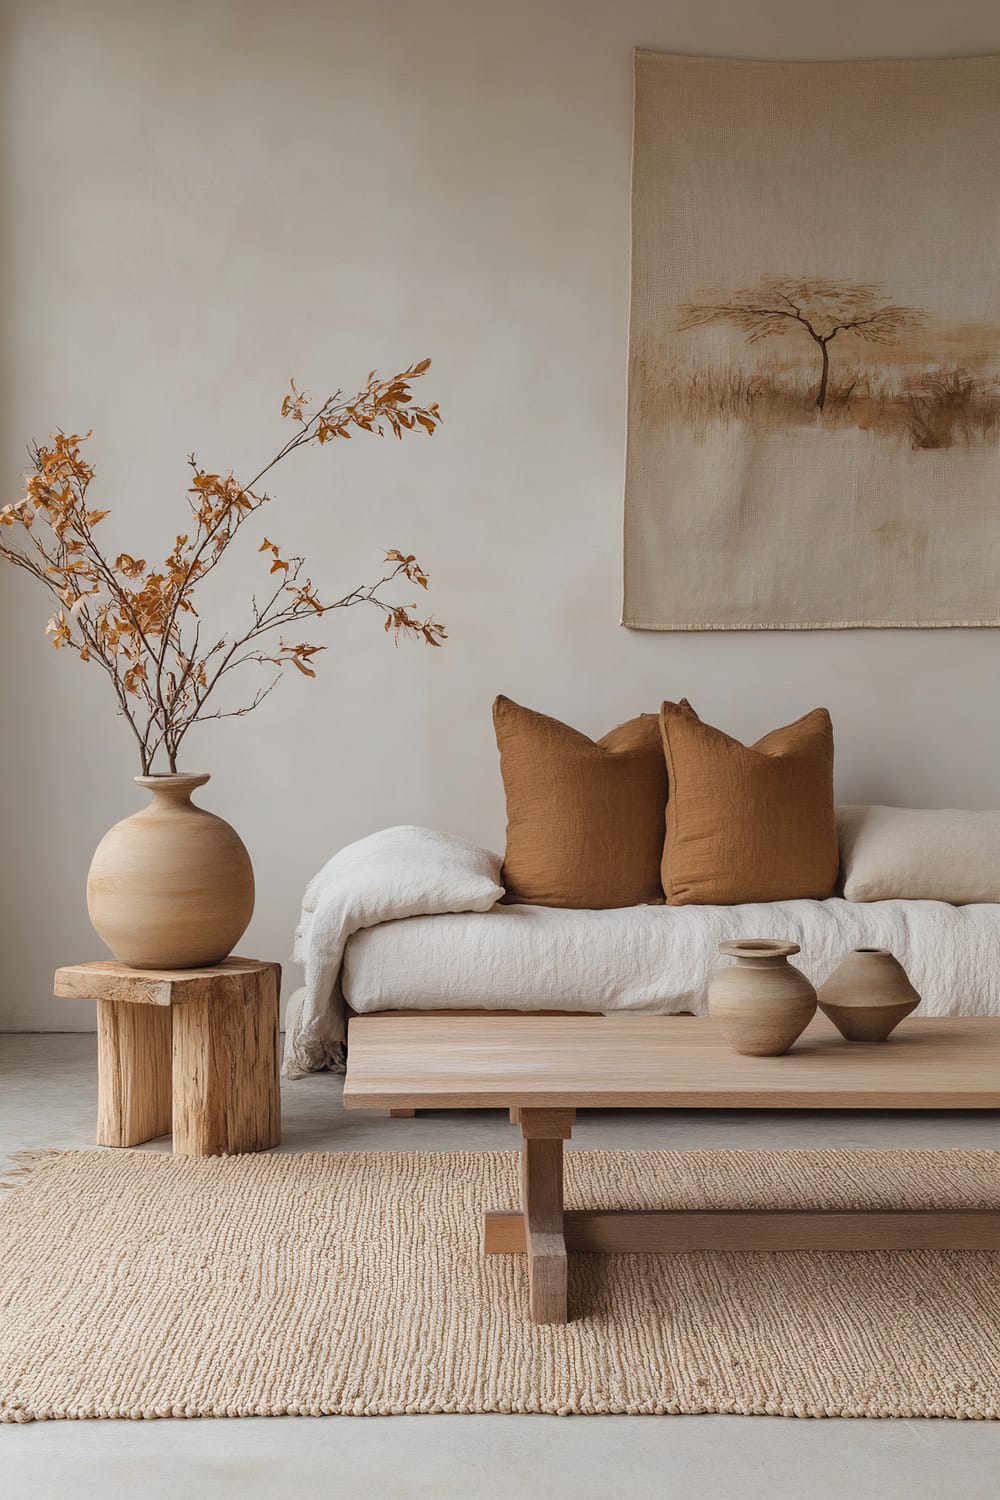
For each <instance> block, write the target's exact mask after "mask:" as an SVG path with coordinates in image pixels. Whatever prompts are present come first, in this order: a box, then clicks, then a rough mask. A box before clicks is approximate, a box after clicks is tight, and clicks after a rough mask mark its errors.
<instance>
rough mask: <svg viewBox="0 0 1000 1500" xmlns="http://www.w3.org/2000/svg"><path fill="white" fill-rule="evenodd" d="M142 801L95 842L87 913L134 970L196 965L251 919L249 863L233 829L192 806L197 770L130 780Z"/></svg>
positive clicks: (228, 944) (213, 960)
mask: <svg viewBox="0 0 1000 1500" xmlns="http://www.w3.org/2000/svg"><path fill="white" fill-rule="evenodd" d="M135 780H136V783H137V785H139V786H141V787H145V788H146V789H147V790H148V791H150V792H152V794H153V797H152V801H151V802H150V804H149V806H148V807H144V808H142V809H141V811H139V812H137V813H133V814H132V816H131V817H130V818H125V819H124V821H123V822H121V823H116V824H115V826H114V828H112V829H110V830H109V831H108V832H107V833H106V834H105V835H104V837H103V839H102V840H101V842H100V843H99V844H98V846H97V852H96V853H95V855H94V859H93V863H92V864H91V866H90V874H89V875H88V877H87V909H88V911H89V912H90V920H91V922H92V923H93V925H94V928H95V930H96V932H97V934H98V936H99V937H100V938H102V939H103V940H104V942H105V943H106V944H107V945H108V947H109V948H110V949H111V952H112V953H113V954H114V956H115V958H117V959H120V960H121V962H122V963H126V964H129V965H131V967H132V968H135V969H200V968H205V967H207V966H209V965H211V964H217V963H221V962H222V960H223V959H224V958H227V957H228V956H229V954H230V953H231V952H232V951H233V948H234V947H235V946H236V944H237V942H238V941H239V939H240V938H241V936H242V935H243V933H244V932H245V931H246V928H247V924H248V923H249V921H250V918H251V916H252V915H253V867H252V866H251V864H250V856H249V854H248V853H247V851H246V849H245V848H244V846H243V843H242V841H241V839H240V838H239V835H238V834H237V833H236V831H235V830H234V829H232V828H230V826H229V824H228V823H225V822H223V820H222V818H217V817H215V815H214V814H213V813H210V812H206V811H205V809H204V808H203V807H195V805H194V803H193V802H192V801H191V793H192V792H193V791H194V790H195V788H196V787H199V786H204V784H205V782H206V781H207V780H208V777H207V776H190V775H184V774H176V775H170V776H137V777H136V778H135Z"/></svg>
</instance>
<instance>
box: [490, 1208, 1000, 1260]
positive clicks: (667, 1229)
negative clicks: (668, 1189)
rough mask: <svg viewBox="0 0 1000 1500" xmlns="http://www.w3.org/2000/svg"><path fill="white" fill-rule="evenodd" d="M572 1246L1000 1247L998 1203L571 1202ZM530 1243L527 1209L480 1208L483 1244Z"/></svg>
mask: <svg viewBox="0 0 1000 1500" xmlns="http://www.w3.org/2000/svg"><path fill="white" fill-rule="evenodd" d="M563 1230H564V1236H565V1242H566V1248H567V1250H571V1251H582V1252H584V1253H587V1254H604V1255H608V1254H614V1255H620V1254H630V1253H634V1254H644V1255H673V1254H680V1253H684V1252H687V1251H692V1250H727V1251H729V1250H732V1251H737V1250H769V1251H770V1250H775V1251H777V1250H823V1251H834V1250H1000V1212H998V1211H997V1210H996V1209H933V1210H911V1209H892V1210H881V1211H879V1210H868V1211H862V1210H859V1211H856V1212H840V1211H836V1210H801V1211H800V1210H789V1209H780V1210H779V1209H760V1210H757V1209H753V1210H750V1209H747V1210H733V1209H696V1210H684V1209H665V1210H663V1211H662V1212H656V1211H650V1210H648V1209H647V1210H643V1211H634V1212H631V1211H629V1210H623V1209H570V1210H568V1211H567V1212H566V1213H565V1214H564V1216H563ZM525 1247H526V1238H525V1231H524V1216H523V1214H520V1213H517V1212H490V1213H486V1214H484V1216H483V1250H484V1252H485V1253H486V1254H487V1255H510V1254H516V1253H517V1252H519V1251H520V1252H523V1251H524V1249H525Z"/></svg>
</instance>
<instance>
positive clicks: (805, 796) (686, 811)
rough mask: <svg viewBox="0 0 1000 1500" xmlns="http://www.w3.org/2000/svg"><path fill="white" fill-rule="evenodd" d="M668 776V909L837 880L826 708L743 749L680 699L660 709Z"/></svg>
mask: <svg viewBox="0 0 1000 1500" xmlns="http://www.w3.org/2000/svg"><path fill="white" fill-rule="evenodd" d="M660 729H661V731H662V734H663V750H664V754H665V756H666V761H667V775H668V777H669V781H670V800H669V801H668V803H667V815H666V824H667V836H666V840H665V842H664V845H663V890H664V893H665V895H666V898H667V905H668V906H736V905H742V904H743V903H744V902H748V901H793V900H796V899H798V898H806V897H811V898H812V899H813V900H816V901H819V900H822V899H823V897H825V896H832V895H833V894H834V891H835V889H836V882H837V824H836V820H835V818H834V812H833V728H832V726H831V724H830V715H829V714H828V713H827V711H826V709H825V708H816V709H814V710H813V712H812V713H810V714H805V715H804V717H803V718H801V719H797V720H796V721H795V723H794V724H786V725H785V726H784V728H782V729H773V730H772V731H771V733H770V734H765V735H764V737H763V739H760V740H758V741H757V743H756V744H754V745H743V744H741V743H740V741H739V740H734V739H733V738H732V737H731V736H730V735H728V734H724V733H723V731H722V730H721V729H714V728H713V727H712V725H711V724H703V723H702V721H701V719H699V717H698V715H697V714H696V713H695V711H694V709H693V708H692V707H691V705H690V703H688V701H687V699H682V701H681V702H680V703H664V705H663V708H662V709H661V711H660Z"/></svg>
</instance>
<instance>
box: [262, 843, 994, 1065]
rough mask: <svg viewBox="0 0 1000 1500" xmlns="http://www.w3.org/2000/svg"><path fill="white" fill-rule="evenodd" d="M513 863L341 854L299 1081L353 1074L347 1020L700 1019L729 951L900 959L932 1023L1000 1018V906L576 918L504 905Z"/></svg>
mask: <svg viewBox="0 0 1000 1500" xmlns="http://www.w3.org/2000/svg"><path fill="white" fill-rule="evenodd" d="M981 816H982V817H984V818H985V817H989V818H996V817H997V815H996V814H983V815H981ZM501 864H502V861H501V858H500V856H499V855H496V854H493V853H491V852H490V851H489V850H485V849H481V848H479V847H477V846H476V845H473V844H469V843H467V842H466V841H465V840H462V839H458V838H454V837H451V836H450V835H447V834H441V833H434V832H432V831H430V830H428V829H420V828H406V827H404V828H394V829H387V830H385V831H383V832H382V833H378V834H375V835H372V836H371V837H370V838H367V839H362V840H360V841H359V842H358V843H355V844H351V845H349V846H348V847H347V848H346V849H343V850H341V851H340V853H339V854H337V855H335V856H334V858H333V859H332V860H331V861H330V862H329V863H328V864H327V865H326V866H325V868H324V869H323V870H322V871H321V872H320V874H319V875H318V876H317V877H316V879H315V880H314V881H313V882H312V883H311V885H310V887H309V889H308V891H307V893H306V898H305V901H304V904H303V914H302V922H301V924H300V927H299V930H298V933H297V938H296V947H295V954H294V956H295V958H296V960H297V961H298V962H300V963H302V964H304V965H305V971H306V973H305V985H304V987H303V988H302V989H300V990H299V991H298V992H297V993H296V994H295V995H294V996H293V998H292V1001H291V1003H290V1007H289V1014H288V1023H287V1042H286V1053H285V1071H286V1074H287V1075H288V1076H289V1077H292V1078H296V1077H301V1076H302V1075H303V1074H305V1073H307V1072H310V1071H313V1070H315V1069H319V1068H326V1067H332V1068H341V1067H342V1066H343V1063H344V1058H345V1045H346V1015H347V1009H346V1008H349V1010H351V1011H355V1012H358V1013H364V1014H371V1013H373V1012H378V1011H389V1010H395V1011H399V1010H422V1011H442V1010H459V1009H464V1010H468V1009H470V1008H473V1009H477V1008H484V1009H490V1010H508V1011H510V1010H519V1011H576V1012H592V1013H597V1014H600V1013H603V1012H606V1011H633V1012H641V1013H644V1014H651V1015H669V1014H675V1013H677V1012H680V1011H694V1012H695V1013H701V1012H704V1010H705V995H706V988H707V985H708V981H709V979H710V977H711V975H712V973H713V971H714V970H715V969H716V968H717V966H718V964H719V963H720V959H719V956H718V951H717V950H718V944H719V942H720V941H721V940H723V939H726V938H734V937H746V936H755V937H762V936H763V937H777V938H786V939H789V940H792V941H794V942H797V943H799V944H800V945H801V948H802V952H801V955H800V957H799V958H797V959H796V960H795V962H796V963H797V965H798V966H799V967H800V968H801V969H802V970H803V971H804V972H805V973H806V974H807V975H808V977H809V978H810V979H811V980H812V981H813V982H814V983H821V982H822V981H823V980H824V979H825V978H826V977H827V975H828V974H829V973H830V971H831V970H832V969H833V968H834V966H835V965H836V963H837V962H838V961H839V960H840V959H841V958H842V957H843V955H844V953H845V952H846V951H847V950H848V949H850V948H855V947H884V948H889V949H891V951H892V952H893V953H894V954H895V955H896V957H897V958H899V959H900V960H901V962H902V963H903V965H904V967H905V968H906V970H907V971H908V973H909V975H910V978H911V980H912V982H913V984H914V985H915V986H916V988H917V989H918V990H919V991H920V993H921V995H922V997H923V1000H922V1004H921V1007H920V1012H918V1013H921V1014H931V1015H954V1014H965V1015H970V1014H971V1015H975V1014H990V1015H1000V904H998V903H995V902H989V903H981V902H980V903H972V904H967V905H949V904H947V903H945V902H943V901H934V900H878V901H858V900H844V899H843V898H842V897H840V896H837V897H832V898H830V899H828V900H823V901H811V900H810V901H805V900H797V901H780V902H767V903H758V904H753V905H741V906H704V905H701V906H699V905H689V906H667V905H645V906H634V907H625V908H619V909H617V910H602V911H581V910H567V909H559V908H552V907H540V906H525V905H506V904H504V902H503V899H502V898H503V894H504V891H503V886H502V885H501V883H500V874H501ZM345 1007H346V1008H345Z"/></svg>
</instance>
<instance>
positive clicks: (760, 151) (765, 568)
mask: <svg viewBox="0 0 1000 1500" xmlns="http://www.w3.org/2000/svg"><path fill="white" fill-rule="evenodd" d="M635 76H636V90H635V141H634V160H633V175H632V315H631V332H630V348H629V411H628V463H627V474H626V487H625V604H624V612H623V623H624V624H625V625H628V626H632V627H635V628H637V629H643V630H753V629H756V630H764V629H799V630H804V629H815V628H820V629H838V628H844V627H851V626H942V625H997V624H1000V261H998V258H997V244H998V239H997V232H998V224H1000V221H998V212H1000V171H998V167H997V157H998V150H1000V58H996V57H984V58H965V59H959V60H954V61H917V62H863V63H760V62H736V61H730V60H728V59H721V58H701V57H675V56H667V55H663V54H658V53H652V52H638V53H637V54H636V63H635Z"/></svg>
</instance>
